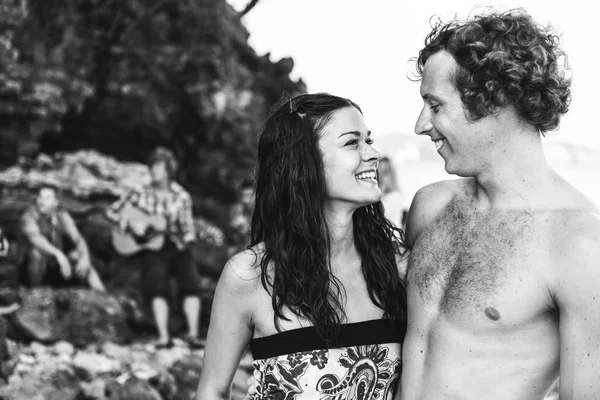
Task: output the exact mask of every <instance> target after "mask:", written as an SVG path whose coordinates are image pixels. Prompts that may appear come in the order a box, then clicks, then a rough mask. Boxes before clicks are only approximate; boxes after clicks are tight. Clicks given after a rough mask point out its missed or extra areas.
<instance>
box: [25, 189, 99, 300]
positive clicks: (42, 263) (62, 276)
mask: <svg viewBox="0 0 600 400" xmlns="http://www.w3.org/2000/svg"><path fill="white" fill-rule="evenodd" d="M18 237H19V252H20V255H21V257H20V258H21V260H22V261H23V262H24V264H25V267H26V272H27V274H26V275H27V278H28V283H29V285H30V286H32V287H34V286H40V285H44V284H47V285H51V286H72V285H80V284H82V283H84V282H87V284H88V285H89V286H90V287H91V288H92V289H95V290H98V291H102V292H103V291H105V288H104V285H103V284H102V281H101V280H100V277H99V276H98V273H97V272H96V270H95V269H94V267H93V266H92V264H91V262H90V254H89V250H88V247H87V244H86V243H85V240H84V238H83V237H82V236H81V234H80V233H79V230H78V229H77V226H76V225H75V222H74V221H73V218H72V217H71V215H69V213H68V212H67V211H66V210H65V209H63V208H61V207H60V204H59V200H58V193H57V189H56V188H55V187H53V186H49V185H46V186H42V187H40V189H39V191H38V194H37V197H36V201H35V204H32V205H30V206H28V207H27V208H26V209H25V211H24V212H23V213H22V214H21V216H20V218H19V225H18Z"/></svg>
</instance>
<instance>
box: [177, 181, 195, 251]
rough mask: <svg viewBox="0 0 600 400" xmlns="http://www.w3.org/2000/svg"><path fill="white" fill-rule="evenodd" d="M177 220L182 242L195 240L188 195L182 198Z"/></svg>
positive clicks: (190, 199) (190, 198) (190, 201)
mask: <svg viewBox="0 0 600 400" xmlns="http://www.w3.org/2000/svg"><path fill="white" fill-rule="evenodd" d="M177 219H178V223H179V226H180V227H181V232H182V234H183V242H184V243H189V242H192V241H194V240H195V239H196V227H195V226H194V216H193V214H192V197H191V196H190V195H189V194H188V193H186V194H185V195H184V196H183V198H182V204H181V207H180V209H179V214H178V215H177Z"/></svg>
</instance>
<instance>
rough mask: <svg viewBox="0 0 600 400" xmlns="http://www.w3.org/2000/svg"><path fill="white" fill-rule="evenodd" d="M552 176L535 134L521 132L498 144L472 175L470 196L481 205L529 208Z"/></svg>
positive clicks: (538, 138)
mask: <svg viewBox="0 0 600 400" xmlns="http://www.w3.org/2000/svg"><path fill="white" fill-rule="evenodd" d="M556 178H557V174H556V173H555V172H554V170H553V169H552V168H551V167H550V165H549V164H548V162H547V160H546V157H545V155H544V149H543V147H542V143H541V139H540V137H539V135H538V134H531V132H522V133H520V134H518V135H512V137H511V138H510V140H507V141H506V142H504V143H501V144H500V145H499V146H498V147H497V149H496V151H495V153H494V154H493V155H492V157H491V159H490V162H489V164H488V166H487V168H486V169H485V170H484V171H481V173H479V174H478V175H477V176H475V181H474V198H475V201H476V202H478V203H479V205H480V206H482V208H487V207H490V208H520V207H532V206H533V204H534V203H538V200H539V197H540V195H541V193H543V191H544V188H546V187H547V186H548V184H549V183H551V182H553V181H554V180H556Z"/></svg>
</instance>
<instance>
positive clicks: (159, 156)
mask: <svg viewBox="0 0 600 400" xmlns="http://www.w3.org/2000/svg"><path fill="white" fill-rule="evenodd" d="M161 162H162V163H165V167H166V168H167V174H168V175H169V178H171V179H173V178H174V177H175V174H176V173H177V169H178V168H179V163H178V162H177V159H176V158H175V155H174V154H173V152H172V151H171V150H169V149H167V148H166V147H162V146H159V147H157V148H155V149H154V150H153V151H152V153H151V154H150V156H149V157H148V162H147V164H148V166H149V167H152V166H153V165H155V164H158V163H161Z"/></svg>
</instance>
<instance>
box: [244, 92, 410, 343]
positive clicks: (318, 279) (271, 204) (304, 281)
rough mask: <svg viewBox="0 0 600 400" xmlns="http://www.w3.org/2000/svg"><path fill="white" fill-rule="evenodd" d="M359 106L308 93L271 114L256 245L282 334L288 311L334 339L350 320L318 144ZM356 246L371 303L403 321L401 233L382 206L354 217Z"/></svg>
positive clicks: (262, 147)
mask: <svg viewBox="0 0 600 400" xmlns="http://www.w3.org/2000/svg"><path fill="white" fill-rule="evenodd" d="M347 107H354V108H355V109H357V110H358V111H359V112H362V111H361V110H360V108H359V106H358V105H356V104H355V103H354V102H352V101H350V100H348V99H344V98H341V97H337V96H333V95H330V94H326V93H317V94H304V95H299V96H297V97H294V98H293V99H289V100H287V101H285V102H284V103H283V104H282V105H280V106H277V107H275V108H274V110H273V111H272V112H271V114H270V116H269V117H268V119H267V120H266V123H265V125H264V128H263V130H262V132H261V135H260V139H259V144H258V165H257V169H256V171H255V206H254V211H253V214H252V228H251V244H250V247H253V246H256V245H258V244H260V243H264V252H263V253H262V254H261V257H260V268H261V272H262V274H261V280H262V285H263V287H264V288H265V290H267V291H268V292H269V293H270V294H271V298H272V306H273V310H274V312H275V313H274V323H275V326H276V328H277V330H278V331H280V320H288V318H286V317H285V316H284V313H283V310H284V307H287V308H289V310H291V311H292V312H293V313H294V314H296V315H298V316H301V317H303V318H307V319H308V320H309V321H310V322H311V323H312V324H313V325H314V326H315V328H316V331H317V333H318V334H319V335H320V336H321V337H322V338H324V339H325V340H328V339H329V338H332V337H333V336H335V334H336V331H337V330H338V328H339V326H340V324H341V323H343V321H344V320H345V317H346V315H345V312H344V309H343V306H342V300H341V299H342V298H343V296H344V295H345V292H344V288H343V286H342V285H341V283H340V282H339V281H338V280H337V279H336V278H335V277H334V276H333V275H332V273H331V270H330V258H329V254H330V247H331V238H330V234H329V229H328V227H327V224H326V222H325V221H326V217H325V211H324V206H325V199H326V197H327V185H326V178H325V172H324V163H323V155H322V153H321V150H320V148H319V138H320V136H321V132H322V130H323V128H324V127H325V126H326V125H327V124H328V123H329V122H330V121H331V118H332V116H333V114H334V113H335V112H336V111H338V110H341V109H344V108H347ZM352 219H353V225H354V240H355V243H356V247H357V249H358V252H359V254H360V256H361V259H362V271H363V276H364V278H365V281H366V283H367V289H368V292H369V297H370V298H371V300H372V301H373V303H374V304H376V305H377V306H378V307H380V308H381V309H383V311H384V315H385V317H386V318H391V319H399V320H404V313H405V305H406V303H405V298H406V297H405V291H404V286H403V283H402V282H401V280H400V278H399V276H398V270H397V265H396V256H397V255H399V254H403V253H404V251H405V247H404V246H403V234H402V231H401V230H399V229H398V228H396V227H394V226H393V225H392V224H391V223H390V222H389V221H387V219H386V218H385V216H384V213H383V207H382V205H381V202H378V203H375V204H370V205H368V206H364V207H360V208H358V209H357V210H356V211H355V212H354V214H353V217H352Z"/></svg>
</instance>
